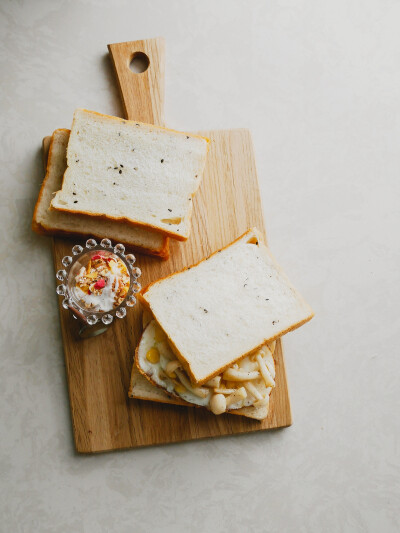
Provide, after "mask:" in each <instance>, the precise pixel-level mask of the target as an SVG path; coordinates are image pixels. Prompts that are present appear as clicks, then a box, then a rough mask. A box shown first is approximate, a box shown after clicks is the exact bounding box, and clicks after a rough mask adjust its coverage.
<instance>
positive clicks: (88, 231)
mask: <svg viewBox="0 0 400 533" xmlns="http://www.w3.org/2000/svg"><path fill="white" fill-rule="evenodd" d="M69 136H70V130H67V129H58V130H56V131H55V132H54V133H53V135H52V137H51V142H50V148H49V154H48V159H47V167H46V175H45V178H44V180H43V183H42V186H41V188H40V193H39V197H38V200H37V203H36V206H35V210H34V213H33V219H32V228H33V230H34V231H35V232H36V233H39V234H41V235H56V236H61V237H71V238H72V237H77V238H85V237H88V236H91V237H98V238H99V239H102V238H105V237H107V238H108V239H111V240H112V241H117V242H122V243H123V244H125V245H127V246H129V247H130V248H132V249H134V250H136V251H138V252H141V253H144V254H148V255H154V256H158V257H161V258H163V259H167V258H168V255H169V242H168V241H169V239H168V237H166V236H164V235H162V234H161V233H159V232H156V231H151V230H148V229H144V228H140V227H135V226H132V225H130V224H121V223H120V222H117V221H115V220H106V219H96V218H94V217H90V216H86V215H72V216H71V215H70V214H69V213H64V212H62V211H55V210H50V209H49V207H50V202H51V200H52V198H53V196H54V194H55V193H56V192H57V191H58V190H60V189H61V185H62V179H63V176H64V172H65V170H66V168H67V146H68V140H69Z"/></svg>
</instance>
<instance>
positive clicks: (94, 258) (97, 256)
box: [92, 254, 101, 261]
mask: <svg viewBox="0 0 400 533" xmlns="http://www.w3.org/2000/svg"><path fill="white" fill-rule="evenodd" d="M96 259H101V255H99V254H97V255H94V256H93V257H92V261H95V260H96Z"/></svg>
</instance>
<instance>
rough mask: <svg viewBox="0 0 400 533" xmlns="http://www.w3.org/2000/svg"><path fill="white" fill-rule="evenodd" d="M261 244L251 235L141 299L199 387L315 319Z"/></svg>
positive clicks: (255, 232) (154, 287) (157, 284)
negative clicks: (247, 356) (246, 357)
mask: <svg viewBox="0 0 400 533" xmlns="http://www.w3.org/2000/svg"><path fill="white" fill-rule="evenodd" d="M261 238H262V237H261V235H260V233H259V232H258V230H257V229H251V230H249V231H248V232H246V233H245V234H244V235H243V236H242V237H241V238H239V239H238V240H236V241H234V242H233V243H231V244H230V245H229V246H227V247H226V248H224V249H222V250H220V251H218V252H216V253H214V254H213V255H211V256H210V257H208V258H206V259H205V260H203V261H201V262H200V263H198V264H197V265H194V266H192V267H190V268H188V269H185V270H183V271H182V272H178V273H176V274H172V275H171V276H169V277H167V278H164V279H161V280H158V281H156V282H154V283H152V284H150V285H149V287H147V288H146V289H145V290H144V291H143V293H142V295H141V299H142V302H143V303H144V304H145V305H146V306H147V307H148V308H149V309H150V310H151V311H152V313H153V315H154V317H155V318H156V319H157V322H158V323H159V324H160V326H161V328H162V329H163V331H165V333H166V334H167V336H168V339H169V340H170V342H171V344H172V347H173V350H174V352H175V353H176V354H177V355H178V357H179V359H180V360H181V361H182V363H183V365H184V367H185V369H186V371H187V372H188V374H189V376H190V378H191V381H192V382H194V383H197V384H199V385H201V384H204V383H206V382H207V381H208V380H209V379H211V378H212V377H213V376H216V375H218V374H220V373H221V372H223V371H224V370H225V369H226V368H228V367H229V366H230V365H231V364H232V363H233V362H235V361H236V360H238V359H240V358H241V357H244V356H245V355H246V354H250V353H252V352H254V350H256V349H258V348H261V347H262V346H263V345H265V344H266V343H268V342H271V341H272V340H274V339H276V338H278V337H280V336H282V335H283V334H284V333H286V332H288V331H290V330H292V329H295V328H297V327H299V326H300V325H302V324H304V323H305V322H307V321H308V320H310V319H311V318H312V316H313V312H312V309H311V308H310V306H309V305H308V304H307V303H306V302H305V301H304V299H303V298H302V297H301V295H300V294H299V293H298V292H297V291H296V289H295V288H294V287H293V285H291V283H290V282H289V280H288V278H287V277H286V275H285V274H284V273H283V272H282V270H281V268H280V267H279V265H278V264H277V262H276V261H275V259H274V258H273V256H272V254H271V252H270V250H269V249H268V248H267V247H266V246H265V245H264V244H263V243H262V242H261ZM171 310H173V312H172V311H171ZM244 332H245V334H244Z"/></svg>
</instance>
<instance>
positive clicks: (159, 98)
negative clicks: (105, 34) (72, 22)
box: [108, 37, 165, 126]
mask: <svg viewBox="0 0 400 533" xmlns="http://www.w3.org/2000/svg"><path fill="white" fill-rule="evenodd" d="M108 50H109V52H110V55H111V59H112V62H113V64H114V68H115V73H116V75H117V80H118V85H119V89H120V92H121V98H122V103H123V106H124V111H125V118H128V119H130V120H138V121H139V122H148V123H149V124H156V125H158V126H164V74H165V44H164V39H163V38H162V37H157V38H156V39H144V40H142V41H129V42H126V43H115V44H109V45H108ZM136 57H139V58H140V59H141V60H142V61H143V62H144V63H145V64H146V63H147V61H148V67H147V69H146V70H145V71H144V72H141V73H136V72H133V71H132V70H131V69H130V64H131V62H132V60H133V59H134V58H136Z"/></svg>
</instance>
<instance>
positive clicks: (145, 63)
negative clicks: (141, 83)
mask: <svg viewBox="0 0 400 533" xmlns="http://www.w3.org/2000/svg"><path fill="white" fill-rule="evenodd" d="M149 64H150V60H149V58H148V56H147V55H146V54H145V53H144V52H135V53H134V54H133V56H132V59H131V62H130V64H129V68H130V69H131V71H132V72H133V73H134V74H141V73H142V72H146V70H147V69H148V68H149Z"/></svg>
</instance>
